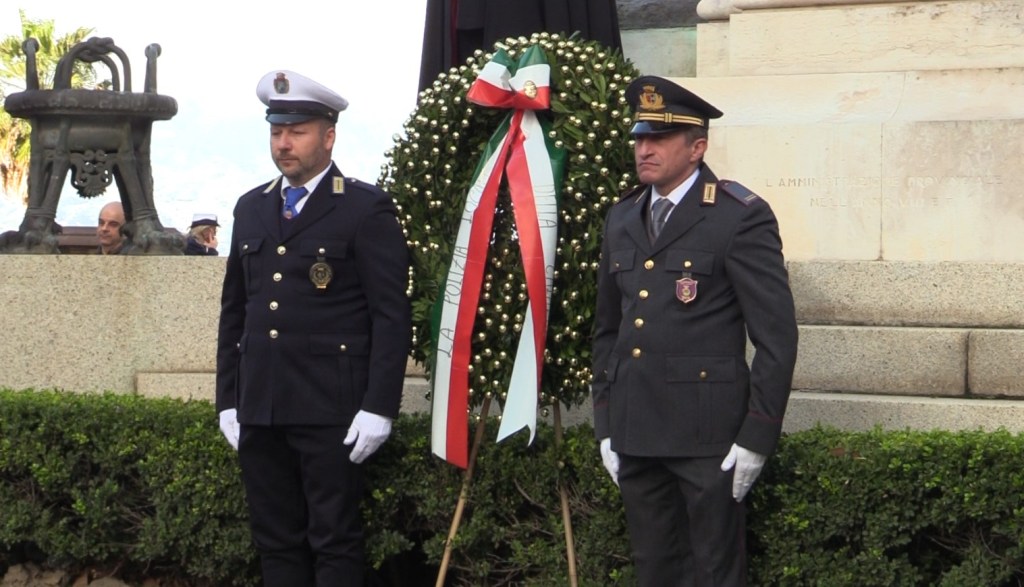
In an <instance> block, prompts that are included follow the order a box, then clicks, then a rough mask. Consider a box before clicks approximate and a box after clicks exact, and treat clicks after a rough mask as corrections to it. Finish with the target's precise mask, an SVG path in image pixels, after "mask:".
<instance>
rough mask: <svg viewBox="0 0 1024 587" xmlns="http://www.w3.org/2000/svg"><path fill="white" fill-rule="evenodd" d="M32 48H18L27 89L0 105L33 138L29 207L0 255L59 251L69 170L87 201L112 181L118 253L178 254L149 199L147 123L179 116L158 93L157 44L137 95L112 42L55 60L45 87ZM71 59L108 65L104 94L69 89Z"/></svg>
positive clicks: (29, 43)
mask: <svg viewBox="0 0 1024 587" xmlns="http://www.w3.org/2000/svg"><path fill="white" fill-rule="evenodd" d="M38 47H39V43H38V42H37V41H36V40H35V39H27V40H26V41H25V42H24V43H23V44H22V48H23V50H24V51H25V57H26V66H25V88H26V89H25V91H24V92H17V93H14V94H11V95H10V96H8V97H7V99H6V101H5V102H4V108H5V109H6V110H7V112H8V113H9V114H10V115H11V116H15V117H18V118H24V119H27V120H28V121H29V122H30V123H31V125H32V133H31V135H30V143H31V153H30V159H29V174H28V209H27V210H26V211H25V219H24V220H23V221H22V223H21V226H20V227H19V229H18V230H17V231H10V232H6V233H4V234H2V235H0V252H7V253H57V252H59V250H58V248H57V235H58V234H59V232H60V226H59V225H58V224H57V222H56V217H57V202H58V200H59V199H60V194H61V191H62V189H63V187H64V183H65V180H66V179H67V176H68V172H71V185H72V186H73V187H74V188H75V189H76V190H77V191H78V193H79V194H80V195H81V196H83V197H86V198H91V197H95V196H98V195H100V194H102V193H103V192H104V191H105V190H106V189H107V188H108V187H109V186H110V184H111V183H114V184H115V185H116V186H117V189H118V191H119V192H120V196H121V203H122V205H123V206H124V213H125V220H126V222H125V225H124V227H123V229H122V231H123V234H124V245H123V247H122V249H121V251H122V253H124V254H136V255H144V254H157V255H167V254H181V252H182V250H183V247H184V244H183V242H182V240H181V238H180V236H178V235H177V234H174V233H171V232H167V231H165V230H164V227H163V225H162V224H161V223H160V218H159V215H158V214H157V210H156V205H155V204H154V201H153V171H152V165H151V163H150V138H151V135H152V126H153V121H154V120H169V119H171V118H172V117H173V116H174V115H175V114H177V112H178V103H177V102H176V101H175V100H174V98H172V97H170V96H161V95H160V94H157V91H156V59H157V57H158V56H159V55H160V45H157V44H155V43H154V44H151V45H149V46H148V47H146V80H145V85H144V88H143V91H142V92H141V93H140V92H132V82H131V65H130V64H129V62H128V57H127V56H126V55H125V53H124V51H122V50H121V49H120V48H119V47H117V46H116V45H115V44H114V41H113V40H112V39H110V38H99V37H93V38H90V39H88V40H86V41H83V42H81V43H78V44H77V45H75V46H74V47H72V48H71V49H70V50H69V51H68V52H67V54H65V55H64V56H63V57H61V59H60V61H59V62H58V63H57V68H56V70H55V73H54V79H53V89H49V90H44V89H40V88H39V75H38V69H37V65H36V51H37V50H38ZM75 61H83V62H85V63H93V64H95V63H102V64H104V65H106V66H107V68H108V69H109V70H110V74H111V78H112V79H111V84H110V87H109V89H89V90H86V89H72V88H71V76H72V71H73V70H74V63H75ZM118 65H120V67H118ZM122 72H123V75H122ZM122 78H123V79H122Z"/></svg>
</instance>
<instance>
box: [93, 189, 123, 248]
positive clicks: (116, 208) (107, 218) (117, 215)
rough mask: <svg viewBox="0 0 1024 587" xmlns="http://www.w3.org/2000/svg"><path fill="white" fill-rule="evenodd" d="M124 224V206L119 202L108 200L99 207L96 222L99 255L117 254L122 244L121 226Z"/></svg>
mask: <svg viewBox="0 0 1024 587" xmlns="http://www.w3.org/2000/svg"><path fill="white" fill-rule="evenodd" d="M123 226H124V207H122V206H121V202H110V203H109V204H106V205H105V206H103V207H102V208H100V218H99V222H97V224H96V238H97V239H98V240H99V242H100V247H99V250H98V251H97V252H98V253H99V254H101V255H117V254H119V253H120V252H121V245H123V244H124V235H122V234H121V227H123Z"/></svg>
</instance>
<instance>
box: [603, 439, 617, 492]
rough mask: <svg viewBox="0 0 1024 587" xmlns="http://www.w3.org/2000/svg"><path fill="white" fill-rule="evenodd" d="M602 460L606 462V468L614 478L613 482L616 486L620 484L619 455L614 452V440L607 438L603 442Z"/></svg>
mask: <svg viewBox="0 0 1024 587" xmlns="http://www.w3.org/2000/svg"><path fill="white" fill-rule="evenodd" d="M601 460H602V461H603V462H604V468H605V469H607V470H608V474H609V475H611V476H612V481H614V482H615V484H616V485H618V484H619V454H618V453H617V452H615V451H614V450H612V439H611V438H605V439H602V440H601Z"/></svg>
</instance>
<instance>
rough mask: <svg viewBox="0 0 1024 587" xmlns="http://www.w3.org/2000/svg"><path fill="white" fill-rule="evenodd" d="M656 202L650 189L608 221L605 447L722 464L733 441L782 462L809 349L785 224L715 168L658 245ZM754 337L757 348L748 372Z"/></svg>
mask: <svg viewBox="0 0 1024 587" xmlns="http://www.w3.org/2000/svg"><path fill="white" fill-rule="evenodd" d="M727 190H728V191H727ZM730 192H731V194H732V195H730ZM650 193H651V190H650V188H649V187H644V186H642V187H641V188H638V189H636V190H634V191H633V192H632V193H630V194H627V195H626V196H625V197H623V198H622V199H621V200H620V201H619V202H617V203H616V204H615V205H613V206H612V207H611V209H610V210H609V212H608V215H607V218H606V222H605V228H604V241H603V244H602V251H601V263H600V272H599V276H598V301H597V317H596V320H595V331H594V380H593V402H594V426H595V433H596V435H597V438H598V439H603V438H607V437H611V446H612V449H613V450H615V451H616V452H619V453H622V454H628V455H633V456H651V457H710V456H720V455H725V454H726V453H727V452H728V451H729V448H730V446H731V445H732V444H733V443H734V442H735V443H737V444H739V445H740V446H743V447H744V448H747V449H750V450H753V451H755V452H759V453H761V454H765V455H767V454H770V453H771V452H772V451H773V450H774V449H775V446H776V443H777V441H778V438H779V435H780V434H781V428H782V418H783V415H784V413H785V409H786V403H787V401H788V398H789V392H790V385H791V383H792V378H793V368H794V364H795V362H796V351H797V326H796V318H795V312H794V306H793V296H792V293H791V292H790V288H789V278H788V274H787V272H786V268H785V265H784V261H783V256H782V241H781V239H780V237H779V229H778V223H777V222H776V220H775V215H774V214H773V213H772V211H771V208H770V207H769V206H768V204H767V202H765V201H764V200H762V199H760V198H759V197H757V196H756V195H754V194H752V193H750V192H749V191H748V190H746V189H745V188H742V186H738V185H737V184H732V183H731V182H719V181H718V178H716V177H715V175H714V174H713V173H712V172H711V170H710V169H709V168H708V167H707V166H706V165H702V166H701V170H700V174H699V176H698V177H697V181H696V183H695V184H694V185H693V187H692V188H691V189H690V190H689V191H688V192H687V194H686V196H685V197H684V198H683V201H682V202H680V204H679V205H678V206H676V208H675V209H674V210H673V211H672V214H671V215H670V216H669V218H668V222H667V223H666V225H665V228H664V229H663V230H662V232H661V235H660V236H659V237H658V240H657V241H656V242H655V244H654V245H651V244H650V241H649V239H648V236H647V219H646V218H647V216H648V215H649V209H650V208H649V200H650V197H651V196H650ZM686 300H688V301H686ZM748 335H749V337H750V340H751V342H752V343H753V345H754V347H755V349H756V354H755V355H754V358H753V361H752V363H751V366H750V367H749V368H748V365H747V362H746V359H745V349H746V341H747V336H748Z"/></svg>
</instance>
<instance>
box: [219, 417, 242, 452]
mask: <svg viewBox="0 0 1024 587" xmlns="http://www.w3.org/2000/svg"><path fill="white" fill-rule="evenodd" d="M239 428H240V427H239V426H238V410H236V409H235V408H230V409H227V410H224V411H222V412H221V413H220V433H221V434H223V435H224V438H226V439H228V444H230V445H231V448H233V449H235V450H238V434H239Z"/></svg>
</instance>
